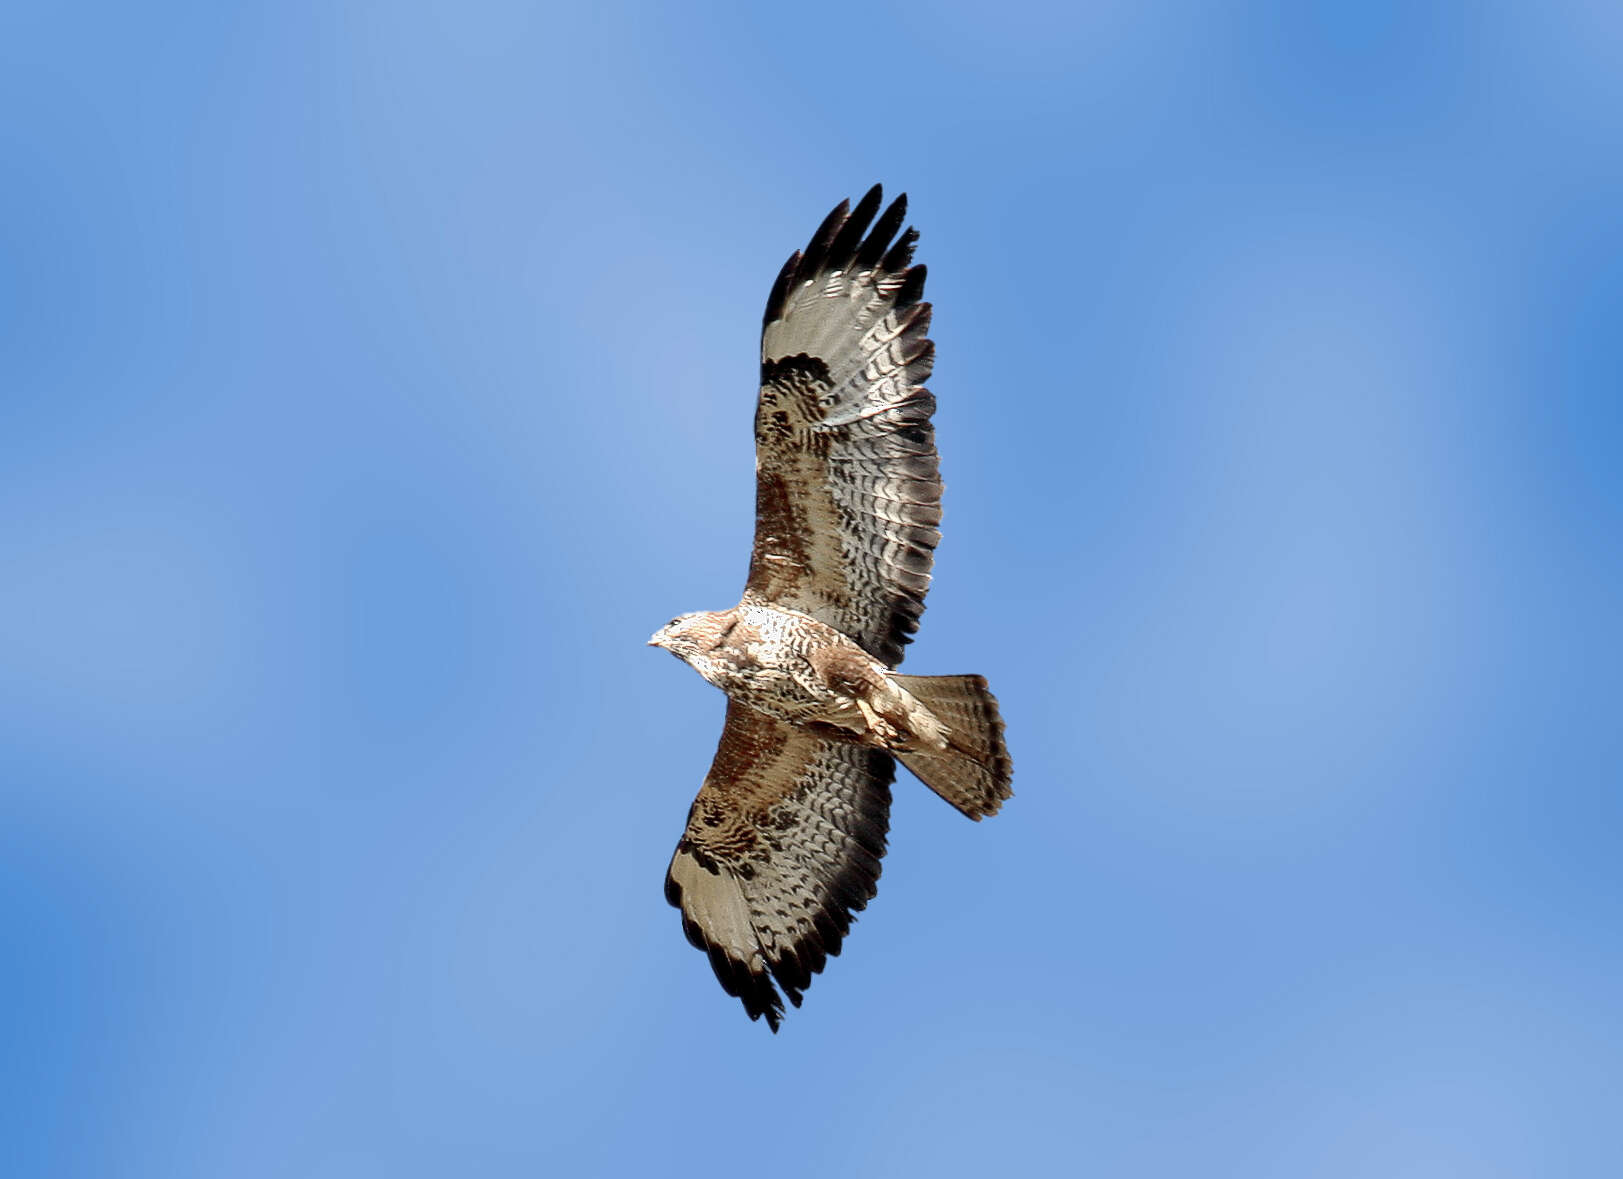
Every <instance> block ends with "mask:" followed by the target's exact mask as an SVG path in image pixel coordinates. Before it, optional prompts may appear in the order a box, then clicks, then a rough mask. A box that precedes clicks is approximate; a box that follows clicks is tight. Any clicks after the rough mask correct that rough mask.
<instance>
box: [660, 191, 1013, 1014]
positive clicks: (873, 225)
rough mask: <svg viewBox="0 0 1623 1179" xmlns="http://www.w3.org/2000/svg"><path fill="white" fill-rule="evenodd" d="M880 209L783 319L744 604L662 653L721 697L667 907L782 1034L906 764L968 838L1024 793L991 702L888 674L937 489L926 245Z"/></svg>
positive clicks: (824, 244) (822, 259)
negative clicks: (922, 259) (917, 250)
mask: <svg viewBox="0 0 1623 1179" xmlns="http://www.w3.org/2000/svg"><path fill="white" fill-rule="evenodd" d="M881 201H882V194H881V192H880V187H879V186H878V185H877V184H876V185H874V187H873V188H872V189H870V190H869V192H868V194H867V195H866V196H864V197H863V198H862V200H860V201H858V202H857V206H856V208H854V209H853V208H851V206H850V203H849V202H841V204H840V205H839V207H837V208H836V209H835V210H834V211H833V212H831V213H830V214H829V215H828V217H827V219H825V220H824V222H823V224H822V225H821V226H820V227H819V228H818V230H817V232H816V233H815V234H813V235H812V239H811V242H810V244H809V245H807V247H806V248H805V250H803V251H796V253H795V254H794V255H792V256H791V257H790V259H789V261H788V262H786V263H785V264H784V267H783V271H782V272H781V273H780V274H779V275H778V281H777V282H776V283H775V284H774V285H773V287H772V294H771V295H770V296H769V297H768V299H767V304H766V314H765V316H764V317H763V321H762V330H761V388H760V397H759V401H758V403H757V406H756V411H755V454H756V485H755V546H754V550H753V552H752V553H751V555H750V569H749V579H748V581H747V582H746V583H745V586H744V595H743V599H742V600H741V601H740V602H739V603H738V605H736V606H734V607H733V608H732V609H730V610H719V611H701V612H699V613H694V614H683V615H681V616H680V617H678V618H673V619H672V620H671V621H670V622H669V623H668V624H666V625H665V626H664V627H662V628H660V629H659V630H658V631H657V632H655V634H654V636H653V637H652V638H651V639H649V643H650V644H651V645H653V646H656V647H663V648H665V650H667V651H669V652H671V653H672V654H673V655H676V656H677V657H678V658H680V659H682V660H684V661H685V662H687V663H688V664H689V665H690V666H692V667H693V669H694V670H695V671H697V672H698V673H699V674H700V675H702V676H703V677H704V678H705V679H707V680H709V681H710V682H711V683H712V684H714V685H716V686H717V687H718V688H720V689H721V690H722V691H724V692H726V693H727V720H726V723H725V725H724V726H723V728H722V731H721V744H720V746H719V748H717V750H716V757H715V761H714V762H713V763H712V764H711V766H710V772H709V774H708V775H706V777H705V780H704V784H703V785H702V786H701V787H700V788H699V796H698V798H696V799H695V800H694V802H693V808H692V810H691V811H689V813H688V823H687V830H686V831H685V832H683V835H682V839H681V842H679V843H678V844H677V845H676V854H675V856H673V857H672V859H671V866H670V871H669V872H668V874H667V875H666V879H665V897H666V899H667V900H668V901H670V903H671V904H672V905H674V906H676V907H677V908H678V909H680V910H681V911H682V928H683V931H684V932H685V933H686V934H687V937H688V940H689V941H690V942H692V943H693V944H694V945H695V946H697V947H698V948H699V949H701V950H703V951H704V952H705V953H706V954H708V955H709V957H710V964H711V966H712V968H714V970H715V972H716V977H717V978H718V979H719V980H720V981H721V985H722V988H723V989H724V990H725V991H726V992H727V993H728V994H729V995H733V996H735V997H736V998H738V999H739V1000H741V1001H742V1002H743V1004H744V1010H745V1011H747V1012H748V1013H749V1017H750V1018H751V1019H759V1018H761V1017H762V1016H765V1017H766V1021H767V1024H768V1026H770V1027H771V1028H772V1030H773V1031H774V1032H775V1031H777V1030H778V1023H779V1021H780V1020H781V1018H782V1016H783V998H782V995H780V994H779V988H781V989H782V994H783V995H787V996H788V997H789V1001H790V1002H791V1003H793V1004H794V1005H795V1006H796V1007H798V1006H800V1002H801V994H802V992H803V991H804V990H805V989H806V988H807V986H809V985H810V983H811V977H812V975H813V974H816V973H818V972H820V971H821V970H822V969H823V966H824V965H825V963H826V962H827V960H828V957H829V955H832V954H838V953H839V952H840V943H841V941H842V940H843V939H844V937H845V935H846V934H847V932H849V930H850V927H851V921H852V914H853V913H854V912H856V911H857V910H860V909H862V908H863V907H864V906H866V905H867V903H868V901H869V900H870V899H872V897H873V895H874V892H875V890H876V887H877V884H878V880H879V861H880V858H881V857H882V856H883V855H884V854H885V835H886V832H887V831H888V829H889V824H890V785H891V782H892V780H893V779H894V778H895V774H896V759H900V760H901V762H902V764H903V765H904V766H906V767H907V768H908V769H909V770H911V771H912V772H913V773H914V774H915V775H916V776H917V777H918V778H919V779H921V780H922V781H923V782H924V784H925V785H926V786H928V787H929V788H930V789H932V790H934V791H935V792H936V793H937V794H939V795H940V796H941V797H942V798H944V799H946V800H947V801H948V802H949V803H951V804H952V805H953V806H955V807H957V808H958V810H959V811H961V812H962V813H963V814H965V815H967V816H968V817H969V818H971V819H975V820H979V819H981V818H982V817H983V816H985V815H991V814H996V813H997V810H998V808H999V807H1000V806H1001V805H1002V804H1003V800H1004V799H1006V798H1008V797H1009V796H1010V793H1011V792H1010V789H1009V782H1010V762H1009V754H1008V750H1007V748H1006V747H1005V746H1004V742H1003V721H1002V718H1001V717H1000V716H999V715H998V707H997V700H996V699H995V698H994V697H993V695H992V694H991V692H990V691H988V690H987V686H986V680H985V679H983V678H982V677H980V676H978V675H955V676H914V675H901V674H898V673H897V672H896V671H895V670H894V669H895V667H896V665H897V664H899V663H900V662H901V661H902V648H903V646H904V645H905V644H906V643H909V642H911V641H912V637H913V634H914V632H915V631H917V630H918V625H919V615H920V614H922V613H923V611H924V594H925V591H926V590H927V589H928V588H929V585H930V566H931V563H932V561H933V559H934V552H935V547H936V543H937V542H938V541H939V540H940V539H941V533H940V531H939V530H938V528H937V526H938V525H939V524H940V523H941V477H940V473H939V470H938V465H937V458H936V449H935V431H934V428H933V427H932V426H931V424H930V415H931V414H932V413H933V412H934V411H935V398H934V397H933V396H931V394H930V393H929V391H928V390H926V389H925V388H924V387H923V382H924V380H925V379H926V378H927V377H928V376H929V375H930V370H931V366H932V364H933V362H934V358H935V345H934V344H933V343H932V342H931V340H930V338H929V336H928V335H927V332H928V331H929V327H930V304H928V303H925V302H922V301H921V296H922V295H923V293H924V274H925V269H924V267H923V266H922V265H919V266H915V265H912V259H913V246H914V243H915V242H916V241H917V240H918V231H917V230H915V229H912V228H908V229H906V230H905V231H903V232H902V234H901V235H900V236H899V237H898V236H897V230H899V229H901V227H902V222H903V220H904V219H905V218H906V216H907V197H906V196H905V195H904V196H901V197H898V198H897V199H896V200H895V201H894V202H893V203H892V204H891V205H890V206H889V207H888V208H886V209H885V211H884V212H883V213H880V212H879V208H880V204H881ZM876 215H877V218H878V219H877V220H875V217H876ZM774 983H775V984H776V986H774Z"/></svg>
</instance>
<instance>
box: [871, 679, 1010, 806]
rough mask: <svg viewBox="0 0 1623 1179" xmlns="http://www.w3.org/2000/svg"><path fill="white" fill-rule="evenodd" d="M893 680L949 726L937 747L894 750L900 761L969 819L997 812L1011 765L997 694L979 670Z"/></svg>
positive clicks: (1007, 789) (1006, 789)
mask: <svg viewBox="0 0 1623 1179" xmlns="http://www.w3.org/2000/svg"><path fill="white" fill-rule="evenodd" d="M890 678H891V679H892V680H894V681H895V682H896V684H897V685H898V686H899V687H901V688H903V689H904V690H906V691H907V692H908V693H909V694H910V695H912V696H913V697H914V698H915V699H916V700H918V701H919V703H921V704H923V705H924V706H925V707H926V708H928V709H929V710H930V711H931V712H932V713H933V714H934V715H935V716H936V717H937V718H938V719H939V720H940V721H941V722H942V723H943V724H944V725H946V726H947V729H948V730H949V736H948V738H947V744H948V747H947V749H945V750H943V751H941V752H934V751H920V752H911V753H897V755H896V756H897V757H899V758H900V759H901V762H902V764H903V765H905V766H906V767H907V768H908V769H910V770H912V771H913V773H915V774H916V775H918V777H919V779H920V780H921V781H922V782H923V783H924V784H925V785H926V786H928V787H929V788H930V789H931V790H934V791H935V792H936V793H937V794H939V795H940V796H941V797H942V798H944V799H946V800H947V801H948V802H950V803H951V804H952V805H953V806H955V807H957V808H958V809H959V810H960V811H962V812H963V813H964V814H965V815H968V816H969V817H970V818H971V819H975V820H977V821H978V820H980V819H981V818H983V817H984V816H986V815H995V814H997V812H998V808H999V807H1001V806H1002V805H1003V800H1004V799H1006V798H1008V797H1010V796H1011V795H1012V794H1013V793H1014V792H1013V791H1012V790H1010V789H1009V782H1010V780H1011V778H1012V777H1013V764H1012V763H1011V762H1010V760H1009V750H1008V747H1007V746H1005V745H1004V743H1003V718H1002V717H1001V716H1000V715H998V710H997V697H995V696H993V695H992V693H991V692H990V691H989V690H988V689H987V686H986V678H985V677H984V676H978V675H898V674H895V673H892V675H891V677H890Z"/></svg>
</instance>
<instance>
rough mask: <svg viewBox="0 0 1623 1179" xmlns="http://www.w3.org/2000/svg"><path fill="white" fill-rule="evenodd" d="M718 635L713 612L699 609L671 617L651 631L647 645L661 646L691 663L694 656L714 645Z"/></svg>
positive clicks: (701, 653)
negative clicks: (651, 634)
mask: <svg viewBox="0 0 1623 1179" xmlns="http://www.w3.org/2000/svg"><path fill="white" fill-rule="evenodd" d="M720 637H721V634H720V627H719V626H717V624H716V616H715V614H713V613H710V612H709V611H705V610H700V611H697V612H695V613H693V614H679V615H677V616H676V617H675V618H673V619H671V620H670V621H669V622H667V623H666V624H665V625H664V626H662V627H660V628H659V629H658V630H656V631H655V632H654V633H653V636H652V637H650V638H649V640H648V645H649V646H650V647H663V648H665V650H667V651H669V652H670V653H671V654H672V655H675V656H676V657H677V658H678V659H682V660H685V661H687V662H689V663H692V662H693V660H694V658H695V657H697V656H700V655H703V654H704V653H705V652H706V651H708V650H710V649H711V648H712V647H714V646H715V645H716V643H717V641H718V640H719V639H720Z"/></svg>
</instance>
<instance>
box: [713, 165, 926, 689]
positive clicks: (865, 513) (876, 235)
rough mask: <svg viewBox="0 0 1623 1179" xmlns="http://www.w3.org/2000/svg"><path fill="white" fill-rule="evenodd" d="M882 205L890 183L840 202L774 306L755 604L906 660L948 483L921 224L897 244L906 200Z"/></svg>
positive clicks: (751, 586)
mask: <svg viewBox="0 0 1623 1179" xmlns="http://www.w3.org/2000/svg"><path fill="white" fill-rule="evenodd" d="M879 204H880V190H879V186H878V185H875V186H874V187H873V188H872V189H871V190H869V192H868V195H867V196H865V197H863V198H862V200H861V201H860V202H858V204H857V207H856V208H855V209H852V208H851V207H850V205H849V202H842V203H841V204H840V206H839V207H838V208H837V209H835V210H834V211H833V212H832V213H830V214H829V216H828V219H827V220H826V221H824V222H823V225H822V227H821V228H820V229H818V231H817V233H816V235H815V236H813V238H812V240H811V244H810V245H808V246H807V247H806V249H805V250H804V251H803V252H797V253H796V254H795V255H794V256H793V257H791V258H790V259H789V261H788V262H787V263H785V265H784V267H783V272H782V273H781V274H779V275H778V281H777V284H776V285H775V286H774V287H773V288H772V295H771V297H770V298H769V299H768V300H767V305H766V316H765V319H764V323H763V327H762V331H761V397H760V403H759V405H758V406H757V408H756V414H755V453H756V492H755V549H754V552H753V554H752V555H751V559H750V574H749V582H748V584H747V585H746V586H745V590H744V600H745V601H746V602H757V603H769V604H772V605H776V606H783V607H787V608H789V609H793V610H800V611H803V612H804V613H807V614H810V615H811V616H812V617H814V618H817V619H819V620H820V621H822V622H826V623H828V624H829V625H830V626H833V627H835V628H836V629H837V630H840V631H841V632H843V633H845V634H846V635H849V636H850V637H851V638H853V639H855V640H856V641H857V642H858V643H860V644H861V645H862V646H863V647H864V648H866V649H867V650H868V651H869V652H870V653H871V654H873V655H874V656H876V657H878V658H879V659H882V660H884V661H885V663H887V664H889V665H890V666H892V667H894V666H895V665H896V664H898V663H900V662H901V659H902V647H903V645H904V644H906V643H908V642H910V641H911V640H912V635H913V633H914V632H915V631H916V630H918V620H919V615H920V614H922V613H923V612H924V594H925V591H926V590H927V589H929V586H930V565H931V563H932V561H933V559H934V553H935V546H936V544H937V542H938V541H939V540H940V539H941V533H940V532H939V531H938V530H937V525H939V524H940V523H941V476H940V473H939V470H938V467H937V461H936V450H935V431H934V428H933V427H932V426H931V425H930V415H931V414H932V413H933V412H934V411H935V398H934V397H932V396H931V395H930V393H929V391H928V390H926V389H925V388H924V387H923V385H922V382H923V381H924V380H925V379H926V378H927V377H928V376H929V375H930V367H931V364H932V363H933V361H934V357H935V345H934V344H933V343H931V341H930V338H929V336H928V335H927V334H926V333H927V332H928V331H929V327H930V305H929V304H928V303H921V302H920V301H919V298H920V296H921V295H922V294H923V292H924V267H923V266H910V265H909V263H910V261H911V260H912V257H913V243H914V242H915V241H916V240H917V238H918V232H917V231H916V230H914V229H908V230H906V231H905V232H904V233H903V234H902V235H901V236H900V237H899V238H896V240H895V242H894V243H892V241H891V239H892V238H893V237H895V235H896V231H897V229H899V228H900V227H901V224H902V221H903V219H904V218H905V217H906V216H907V197H906V196H901V197H898V198H897V199H896V201H895V202H894V203H893V204H892V205H891V206H890V207H889V208H888V209H886V210H885V212H884V213H883V214H882V215H881V216H880V217H879V220H878V221H877V222H874V214H875V213H876V212H878V210H879ZM870 222H874V224H873V229H872V231H871V232H869V229H868V227H869V224H870ZM865 235H866V236H865Z"/></svg>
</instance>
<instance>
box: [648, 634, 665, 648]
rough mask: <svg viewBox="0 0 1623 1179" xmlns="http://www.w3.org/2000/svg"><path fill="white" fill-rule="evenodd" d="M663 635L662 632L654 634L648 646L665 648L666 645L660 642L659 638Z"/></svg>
mask: <svg viewBox="0 0 1623 1179" xmlns="http://www.w3.org/2000/svg"><path fill="white" fill-rule="evenodd" d="M661 633H662V632H660V631H657V630H656V631H655V632H654V634H653V637H652V638H650V639H649V640H648V645H649V646H650V647H663V646H664V645H665V644H664V643H662V642H660V639H659V636H660V634H661Z"/></svg>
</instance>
